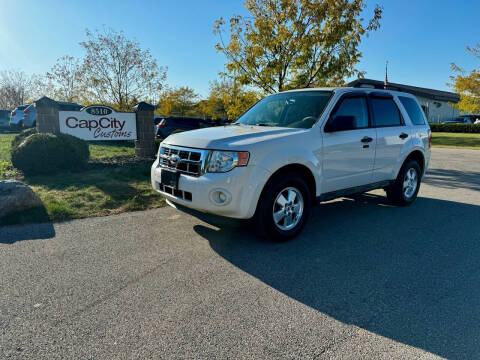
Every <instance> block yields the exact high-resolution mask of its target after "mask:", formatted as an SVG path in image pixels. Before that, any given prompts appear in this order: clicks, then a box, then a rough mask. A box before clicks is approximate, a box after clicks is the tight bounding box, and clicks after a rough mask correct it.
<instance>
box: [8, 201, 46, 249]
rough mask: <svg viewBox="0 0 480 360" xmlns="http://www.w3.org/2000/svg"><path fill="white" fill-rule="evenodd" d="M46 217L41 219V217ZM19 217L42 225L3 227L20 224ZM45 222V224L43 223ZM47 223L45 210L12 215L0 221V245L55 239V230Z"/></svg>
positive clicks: (39, 209)
mask: <svg viewBox="0 0 480 360" xmlns="http://www.w3.org/2000/svg"><path fill="white" fill-rule="evenodd" d="M43 215H44V216H46V218H43V217H42V216H43ZM19 217H26V219H27V220H29V219H36V220H37V221H40V222H42V223H36V224H27V225H13V226H5V225H8V224H9V223H10V222H13V223H22V222H23V221H22V220H21V219H19ZM43 221H45V222H43ZM47 221H49V218H48V215H47V213H46V210H45V208H38V209H32V210H30V211H24V212H21V213H18V214H13V215H12V216H9V217H7V218H2V219H0V244H13V243H15V242H17V241H22V240H38V239H50V238H53V237H55V228H54V227H53V224H52V223H51V222H47Z"/></svg>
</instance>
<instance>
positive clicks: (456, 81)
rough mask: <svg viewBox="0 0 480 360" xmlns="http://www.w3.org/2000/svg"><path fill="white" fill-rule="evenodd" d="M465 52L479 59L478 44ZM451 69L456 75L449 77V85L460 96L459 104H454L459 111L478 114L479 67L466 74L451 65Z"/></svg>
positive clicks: (479, 96)
mask: <svg viewBox="0 0 480 360" xmlns="http://www.w3.org/2000/svg"><path fill="white" fill-rule="evenodd" d="M467 51H468V52H469V53H471V54H472V55H474V56H475V57H476V58H478V59H480V44H477V45H476V46H475V47H473V48H471V47H469V46H468V47H467ZM451 68H452V70H453V71H454V72H456V73H457V75H456V76H451V77H450V79H451V80H452V83H451V84H449V85H450V86H452V87H453V88H454V90H455V91H456V92H457V93H459V94H460V102H458V103H457V104H454V105H453V106H455V107H457V108H458V109H459V110H460V111H464V112H468V113H472V114H478V113H480V67H479V68H478V69H474V70H472V71H470V73H467V72H466V71H465V70H463V69H462V68H460V67H459V66H457V65H455V64H454V63H452V64H451Z"/></svg>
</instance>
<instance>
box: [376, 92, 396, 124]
mask: <svg viewBox="0 0 480 360" xmlns="http://www.w3.org/2000/svg"><path fill="white" fill-rule="evenodd" d="M371 104H372V113H373V121H374V124H375V126H376V127H385V126H401V125H402V117H401V115H400V110H399V109H398V107H397V105H396V104H395V102H394V101H393V99H387V98H385V99H384V98H375V97H372V98H371Z"/></svg>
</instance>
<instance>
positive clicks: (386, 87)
mask: <svg viewBox="0 0 480 360" xmlns="http://www.w3.org/2000/svg"><path fill="white" fill-rule="evenodd" d="M383 88H384V89H385V90H387V89H388V60H387V61H386V63H385V81H384V83H383Z"/></svg>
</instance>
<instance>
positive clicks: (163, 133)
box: [156, 116, 209, 139]
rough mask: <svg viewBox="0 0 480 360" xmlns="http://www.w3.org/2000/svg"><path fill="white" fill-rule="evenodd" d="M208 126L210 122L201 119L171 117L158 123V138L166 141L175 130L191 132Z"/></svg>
mask: <svg viewBox="0 0 480 360" xmlns="http://www.w3.org/2000/svg"><path fill="white" fill-rule="evenodd" d="M208 126H209V125H208V122H207V121H206V120H204V119H201V118H194V117H179V116H169V117H167V118H164V119H161V120H160V122H159V123H158V125H157V132H156V137H157V138H159V139H165V138H166V137H167V136H169V135H170V134H171V133H173V132H174V131H175V130H182V131H189V130H195V129H200V128H203V127H208Z"/></svg>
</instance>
